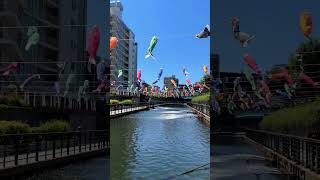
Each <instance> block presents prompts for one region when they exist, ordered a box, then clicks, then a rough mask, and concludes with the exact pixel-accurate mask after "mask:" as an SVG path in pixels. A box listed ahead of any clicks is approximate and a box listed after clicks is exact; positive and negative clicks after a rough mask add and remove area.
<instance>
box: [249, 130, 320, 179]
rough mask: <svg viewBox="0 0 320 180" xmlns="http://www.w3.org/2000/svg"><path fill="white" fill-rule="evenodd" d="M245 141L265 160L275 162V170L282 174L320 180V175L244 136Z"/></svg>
mask: <svg viewBox="0 0 320 180" xmlns="http://www.w3.org/2000/svg"><path fill="white" fill-rule="evenodd" d="M245 139H246V140H247V141H248V142H249V143H251V144H253V145H254V146H255V147H257V149H258V150H259V151H260V152H262V153H264V154H265V156H266V158H267V159H268V160H269V161H272V162H275V163H276V166H277V168H278V169H279V170H280V171H281V172H283V173H284V174H289V175H294V176H296V177H298V179H301V180H316V179H320V175H319V174H317V173H315V172H313V171H311V170H310V169H307V168H305V167H303V166H301V165H299V164H297V163H296V162H294V161H291V160H289V159H288V158H286V157H284V156H282V155H281V154H279V153H277V152H275V151H273V150H272V149H269V148H268V147H265V146H263V145H261V144H259V143H257V142H255V141H253V140H252V139H250V138H248V137H246V136H245Z"/></svg>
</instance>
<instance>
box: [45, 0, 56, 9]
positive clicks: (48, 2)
mask: <svg viewBox="0 0 320 180" xmlns="http://www.w3.org/2000/svg"><path fill="white" fill-rule="evenodd" d="M47 4H48V5H51V6H53V7H56V8H57V7H58V6H59V0H47Z"/></svg>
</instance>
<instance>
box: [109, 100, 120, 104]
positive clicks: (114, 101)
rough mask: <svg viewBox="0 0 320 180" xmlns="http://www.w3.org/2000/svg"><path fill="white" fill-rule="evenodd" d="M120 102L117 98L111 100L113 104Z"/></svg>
mask: <svg viewBox="0 0 320 180" xmlns="http://www.w3.org/2000/svg"><path fill="white" fill-rule="evenodd" d="M119 103H120V102H119V101H118V100H116V99H111V100H110V104H111V105H115V104H119Z"/></svg>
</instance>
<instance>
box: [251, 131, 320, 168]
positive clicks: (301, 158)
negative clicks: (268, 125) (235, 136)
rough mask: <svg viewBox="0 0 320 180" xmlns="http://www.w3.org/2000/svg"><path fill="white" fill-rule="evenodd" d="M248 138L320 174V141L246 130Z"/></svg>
mask: <svg viewBox="0 0 320 180" xmlns="http://www.w3.org/2000/svg"><path fill="white" fill-rule="evenodd" d="M246 136H247V137H248V138H250V139H251V140H253V141H255V142H257V143H259V144H261V145H263V146H265V147H267V148H269V149H271V150H273V151H275V152H277V153H278V154H280V155H282V156H284V157H286V158H287V159H289V160H291V161H293V162H295V163H297V164H298V165H301V166H303V167H305V168H308V169H310V170H311V171H313V172H315V173H318V174H319V173H320V140H316V139H310V138H304V137H298V136H292V135H285V134H280V133H271V132H266V131H258V130H250V129H247V130H246Z"/></svg>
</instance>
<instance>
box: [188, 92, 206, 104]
mask: <svg viewBox="0 0 320 180" xmlns="http://www.w3.org/2000/svg"><path fill="white" fill-rule="evenodd" d="M209 101H210V93H205V94H203V95H200V96H194V97H192V100H191V102H192V103H197V104H209Z"/></svg>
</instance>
